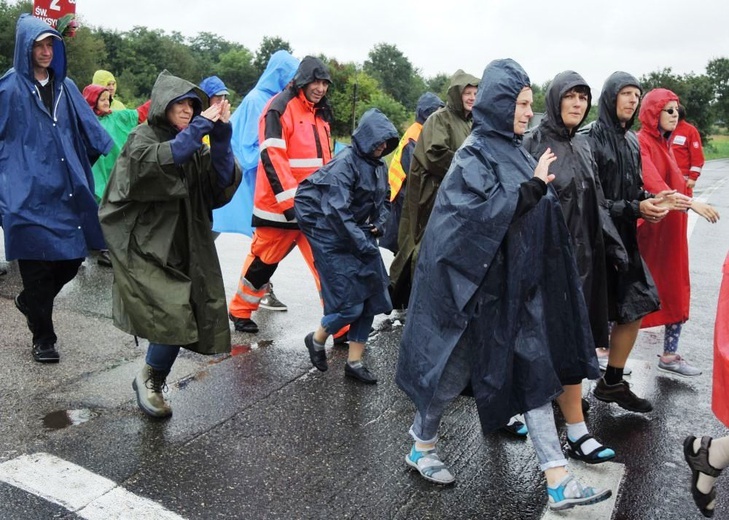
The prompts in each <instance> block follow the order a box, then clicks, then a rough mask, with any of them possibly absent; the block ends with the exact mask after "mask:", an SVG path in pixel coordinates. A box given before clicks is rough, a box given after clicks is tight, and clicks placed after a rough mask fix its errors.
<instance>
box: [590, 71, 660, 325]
mask: <svg viewBox="0 0 729 520" xmlns="http://www.w3.org/2000/svg"><path fill="white" fill-rule="evenodd" d="M627 86H635V87H638V88H640V83H639V82H638V80H637V79H635V77H633V76H631V75H630V74H628V73H627V72H614V73H613V74H611V75H610V77H608V79H607V80H606V81H605V85H604V86H603V88H602V94H601V95H600V102H599V104H598V116H597V121H595V122H594V123H593V124H591V125H589V126H587V127H585V129H584V132H586V133H587V134H588V136H589V137H590V148H591V149H592V153H593V157H594V158H595V162H596V163H597V173H598V177H599V180H600V184H601V185H602V190H603V193H604V194H605V199H606V202H607V207H608V210H609V212H610V217H611V218H612V220H613V223H614V224H615V228H616V229H617V230H618V233H619V234H620V238H621V240H622V242H623V245H624V246H625V250H626V252H627V255H628V265H627V266H624V267H623V268H622V269H621V270H620V271H618V270H617V269H608V270H607V274H608V313H609V318H610V320H614V321H617V322H618V323H630V322H633V321H635V320H637V319H640V318H642V317H643V316H645V315H646V314H649V313H651V312H653V311H655V310H657V309H658V308H659V307H660V304H659V300H658V292H657V290H656V286H655V283H654V282H653V278H652V277H651V274H650V272H649V271H648V268H647V267H646V265H645V263H644V262H643V259H642V258H641V256H640V251H639V250H638V228H637V222H638V218H639V217H640V210H639V204H640V201H642V200H645V199H647V198H650V197H651V196H652V195H651V194H650V193H648V192H647V191H645V190H644V189H643V176H642V173H641V159H640V146H639V144H638V138H637V137H636V135H635V133H634V132H633V131H631V130H630V128H631V126H633V121H634V119H635V115H633V117H632V118H631V119H630V121H628V122H627V123H626V125H625V126H622V125H621V124H620V120H619V119H618V116H617V112H616V107H617V99H618V93H619V92H620V91H621V90H622V89H623V88H624V87H627ZM636 113H637V111H636Z"/></svg>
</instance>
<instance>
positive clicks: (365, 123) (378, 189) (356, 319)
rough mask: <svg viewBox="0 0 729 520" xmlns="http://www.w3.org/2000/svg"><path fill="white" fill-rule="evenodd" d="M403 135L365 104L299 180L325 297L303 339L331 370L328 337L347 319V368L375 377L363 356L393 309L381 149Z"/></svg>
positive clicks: (298, 201) (299, 215)
mask: <svg viewBox="0 0 729 520" xmlns="http://www.w3.org/2000/svg"><path fill="white" fill-rule="evenodd" d="M398 140H399V136H398V133H397V130H396V129H395V126H394V125H393V124H392V123H391V122H390V120H389V119H387V117H386V116H385V114H383V113H382V112H380V111H379V110H378V109H376V108H372V109H370V110H368V111H367V112H365V113H364V114H363V115H362V119H360V122H359V125H357V128H356V129H355V131H354V133H353V134H352V144H351V145H350V146H348V147H347V148H345V149H344V150H343V151H342V152H340V153H338V154H337V155H336V156H335V157H334V159H332V161H331V162H329V163H328V164H327V165H326V166H324V167H322V168H320V169H319V170H317V171H316V172H314V173H313V174H311V176H309V177H308V178H306V179H304V180H303V181H301V183H300V184H299V187H298V189H297V190H296V196H295V198H294V212H295V213H296V220H297V221H298V223H299V227H300V228H301V231H303V233H304V235H305V236H306V238H307V240H308V241H309V244H310V245H311V249H312V251H313V254H314V262H315V263H316V268H317V271H318V272H319V278H320V280H321V295H322V299H323V300H324V317H323V318H322V320H321V324H320V325H319V327H318V328H317V330H316V331H314V332H311V333H309V334H308V335H307V336H306V338H305V340H304V344H305V345H306V348H307V349H308V350H309V357H310V359H311V362H312V364H313V365H314V366H315V367H316V368H318V369H319V370H321V371H324V370H327V368H328V367H327V358H326V352H325V351H324V344H325V342H326V340H327V338H328V337H329V335H331V334H334V333H336V332H337V331H338V330H340V329H341V328H343V327H344V326H345V325H350V328H349V333H348V336H347V337H348V339H349V357H348V359H347V363H346V364H345V366H344V374H345V376H348V377H351V378H353V379H355V380H358V381H361V382H363V383H367V384H374V383H376V382H377V379H376V378H375V376H373V375H372V373H370V371H369V370H368V369H367V367H365V366H364V365H363V364H362V355H363V354H364V348H365V343H366V341H367V336H368V335H369V332H370V328H371V327H372V321H373V320H374V317H375V315H377V314H381V313H389V312H390V311H391V310H392V303H391V301H390V296H389V294H388V291H387V286H388V283H389V278H388V275H387V269H386V268H385V265H384V263H383V262H382V256H381V255H380V249H379V247H378V246H377V237H378V236H379V235H381V234H382V230H383V228H384V224H385V221H386V220H387V217H388V215H389V212H390V211H389V208H390V198H389V193H390V188H389V183H388V180H387V165H386V163H385V161H384V160H382V157H384V156H386V155H387V154H389V153H390V152H392V151H393V150H394V149H395V148H396V147H397V143H398Z"/></svg>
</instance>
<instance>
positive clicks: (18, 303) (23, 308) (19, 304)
mask: <svg viewBox="0 0 729 520" xmlns="http://www.w3.org/2000/svg"><path fill="white" fill-rule="evenodd" d="M15 308H16V309H18V310H19V311H20V312H21V313H23V316H25V321H26V322H27V323H28V329H29V330H30V332H32V333H33V334H35V331H33V324H32V323H31V322H30V311H29V310H28V307H26V306H25V304H24V303H23V302H21V301H20V295H19V294H18V295H17V296H16V297H15Z"/></svg>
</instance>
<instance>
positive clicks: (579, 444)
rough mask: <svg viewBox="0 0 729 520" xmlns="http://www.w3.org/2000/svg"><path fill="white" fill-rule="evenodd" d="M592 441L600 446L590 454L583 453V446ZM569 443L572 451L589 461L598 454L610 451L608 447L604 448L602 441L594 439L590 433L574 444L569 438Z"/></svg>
mask: <svg viewBox="0 0 729 520" xmlns="http://www.w3.org/2000/svg"><path fill="white" fill-rule="evenodd" d="M590 439H592V440H594V441H595V442H597V443H598V444H599V446H598V447H597V448H595V449H594V450H592V451H591V452H590V453H585V452H584V451H582V445H583V444H584V443H585V442H586V441H589V440H590ZM567 442H568V443H569V446H570V448H572V451H574V452H575V453H577V455H578V456H580V457H584V458H588V459H589V458H592V457H594V456H596V455H597V454H598V453H600V452H601V451H603V450H606V449H609V448H608V447H607V446H603V444H602V443H601V442H600V441H598V440H597V439H595V437H593V436H592V435H590V434H589V433H586V434H585V435H583V436H582V437H580V438H579V439H577V440H576V441H574V442H572V441H571V440H570V439H569V437H567Z"/></svg>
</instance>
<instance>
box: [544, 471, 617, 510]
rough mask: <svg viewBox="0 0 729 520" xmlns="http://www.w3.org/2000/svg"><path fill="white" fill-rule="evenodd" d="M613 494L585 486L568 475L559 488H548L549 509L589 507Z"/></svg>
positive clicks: (605, 490)
mask: <svg viewBox="0 0 729 520" xmlns="http://www.w3.org/2000/svg"><path fill="white" fill-rule="evenodd" d="M612 494H613V492H612V491H610V490H609V489H601V488H594V487H592V486H583V485H582V484H580V483H579V482H577V480H575V477H573V476H572V475H567V476H566V477H565V478H564V479H563V480H562V482H560V483H559V485H557V487H549V486H547V496H548V497H549V509H551V510H552V511H563V510H565V509H571V508H573V507H575V506H587V505H591V504H597V503H598V502H602V501H603V500H607V499H608V498H610V497H611V496H612Z"/></svg>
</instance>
